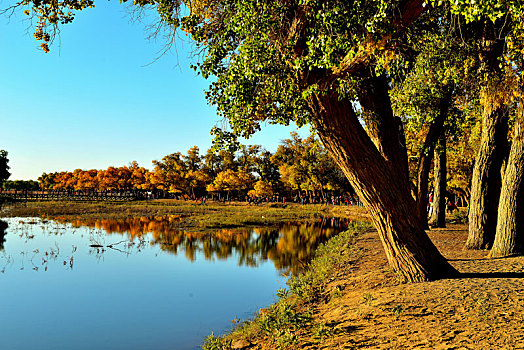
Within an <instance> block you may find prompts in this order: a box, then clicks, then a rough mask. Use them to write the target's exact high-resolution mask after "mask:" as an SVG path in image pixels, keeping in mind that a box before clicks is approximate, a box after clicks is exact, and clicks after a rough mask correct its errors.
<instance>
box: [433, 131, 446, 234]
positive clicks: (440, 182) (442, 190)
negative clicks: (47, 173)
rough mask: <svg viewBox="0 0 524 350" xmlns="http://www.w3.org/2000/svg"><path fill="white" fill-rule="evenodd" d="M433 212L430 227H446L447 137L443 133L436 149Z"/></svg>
mask: <svg viewBox="0 0 524 350" xmlns="http://www.w3.org/2000/svg"><path fill="white" fill-rule="evenodd" d="M434 159H435V165H434V171H433V173H434V179H435V180H434V183H435V186H434V189H433V210H432V212H431V218H430V220H429V225H430V226H431V227H446V176H447V166H446V135H445V134H444V133H442V135H440V138H439V140H438V144H437V147H435V156H434Z"/></svg>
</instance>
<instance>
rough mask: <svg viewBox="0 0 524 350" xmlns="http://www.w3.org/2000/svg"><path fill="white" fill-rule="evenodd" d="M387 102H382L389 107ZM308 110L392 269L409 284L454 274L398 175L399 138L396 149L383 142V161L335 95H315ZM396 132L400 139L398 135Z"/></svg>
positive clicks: (345, 103)
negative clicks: (369, 218)
mask: <svg viewBox="0 0 524 350" xmlns="http://www.w3.org/2000/svg"><path fill="white" fill-rule="evenodd" d="M387 97H388V96H387V95H386V100H384V99H382V101H381V103H388V102H389V98H387ZM379 102H380V100H377V101H375V103H379ZM309 105H310V108H311V110H312V112H313V113H314V115H315V119H314V123H315V126H316V129H317V130H318V133H319V136H320V139H321V140H322V142H323V143H324V145H325V147H326V148H327V149H328V150H329V152H330V153H331V155H332V156H333V158H334V159H335V161H336V162H337V164H338V165H339V166H340V167H341V169H342V170H343V172H344V174H345V175H346V177H347V178H348V180H349V181H350V183H351V185H352V187H353V189H354V190H355V192H356V193H357V195H358V196H359V198H360V199H361V200H362V201H363V203H364V204H365V206H366V208H367V209H368V210H369V211H370V213H371V216H372V219H373V223H374V224H375V227H376V228H377V231H378V233H379V236H380V239H381V241H382V244H383V246H384V249H385V252H386V256H387V259H388V261H389V264H390V265H391V266H392V268H393V269H394V270H395V271H396V272H397V273H398V274H399V276H402V277H403V278H404V279H405V280H407V281H411V282H415V281H427V280H432V279H437V278H442V277H450V276H452V275H454V274H456V273H457V272H456V270H455V269H454V268H453V267H452V266H451V265H449V263H448V262H447V261H446V259H445V258H444V257H443V256H442V255H441V254H440V253H439V251H438V250H437V248H436V247H435V246H434V245H433V243H432V242H431V240H430V239H429V237H428V236H427V234H426V232H425V231H424V228H423V227H422V220H421V219H420V218H419V217H418V216H417V215H416V214H415V215H414V213H413V208H414V207H415V201H414V199H413V197H412V196H411V194H410V183H409V178H408V176H407V174H405V173H404V172H402V171H395V170H398V169H402V168H403V167H404V165H402V164H395V162H393V163H392V162H391V161H390V159H395V160H398V159H402V158H404V157H403V156H402V154H400V153H399V152H405V149H404V148H403V145H399V143H398V136H397V140H396V141H393V143H392V144H389V143H388V142H387V140H384V139H382V141H381V143H382V145H383V147H382V149H383V150H386V149H387V152H388V154H389V157H384V154H383V153H381V152H380V151H379V148H377V147H375V144H376V143H373V141H372V140H371V138H370V137H369V136H368V134H367V133H366V131H365V130H364V128H363V127H362V125H361V124H360V122H359V120H358V118H357V116H356V114H355V112H354V110H353V106H352V104H351V102H350V101H347V100H345V99H339V96H338V95H337V94H336V93H332V94H320V95H312V96H311V97H310V100H309ZM396 132H397V135H399V130H396ZM391 140H395V138H394V137H393V138H391ZM395 142H397V143H396V144H395Z"/></svg>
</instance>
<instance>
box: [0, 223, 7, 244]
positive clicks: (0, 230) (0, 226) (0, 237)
mask: <svg viewBox="0 0 524 350" xmlns="http://www.w3.org/2000/svg"><path fill="white" fill-rule="evenodd" d="M7 227H8V225H7V222H5V221H3V220H0V250H4V243H5V234H6V232H5V230H6V229H7Z"/></svg>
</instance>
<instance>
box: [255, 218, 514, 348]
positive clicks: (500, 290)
mask: <svg viewBox="0 0 524 350" xmlns="http://www.w3.org/2000/svg"><path fill="white" fill-rule="evenodd" d="M430 237H431V238H432V240H433V241H434V243H435V244H436V245H437V247H438V248H439V249H440V251H441V252H442V253H443V255H444V256H445V257H447V258H448V259H450V261H451V263H452V264H453V265H454V266H455V267H456V268H457V269H458V270H459V271H460V272H461V273H464V274H465V275H464V276H462V277H461V278H457V279H449V280H440V281H436V282H428V283H416V284H401V283H399V282H398V281H397V280H396V277H395V275H394V274H393V273H392V272H391V271H390V270H389V267H388V266H387V263H386V258H385V255H384V252H383V250H382V247H381V244H380V241H379V239H378V236H377V234H376V232H370V233H366V234H364V235H362V236H360V237H359V238H358V239H357V241H356V243H355V245H353V246H352V247H351V248H350V250H351V251H350V254H351V255H353V256H354V259H352V260H353V261H352V262H351V263H349V264H347V265H346V266H344V267H343V268H342V269H341V270H340V271H339V272H338V277H340V278H336V279H335V280H334V281H333V282H332V283H331V284H330V285H329V287H328V288H327V292H326V293H331V294H332V291H333V290H334V289H335V288H338V289H340V290H342V292H340V293H339V294H340V296H338V297H337V298H326V300H327V299H329V301H327V302H326V303H325V304H322V305H316V306H315V308H314V318H315V320H316V321H317V322H326V323H327V324H328V325H329V326H331V327H333V328H334V329H335V334H334V335H333V336H332V337H330V338H328V339H324V341H322V342H320V343H319V342H317V341H307V340H305V339H307V336H306V337H303V338H302V341H301V342H300V343H298V344H294V345H293V346H292V347H293V348H296V349H353V348H359V349H524V278H523V277H524V257H514V258H505V259H485V257H486V255H487V252H485V251H464V250H462V247H463V244H464V242H465V240H466V237H467V227H466V226H465V225H448V228H446V229H437V230H433V231H431V232H430ZM262 348H265V346H262Z"/></svg>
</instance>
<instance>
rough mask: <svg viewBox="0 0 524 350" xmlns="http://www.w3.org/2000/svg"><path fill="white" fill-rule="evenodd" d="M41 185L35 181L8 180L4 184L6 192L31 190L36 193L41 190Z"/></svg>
mask: <svg viewBox="0 0 524 350" xmlns="http://www.w3.org/2000/svg"><path fill="white" fill-rule="evenodd" d="M40 188H41V187H40V183H39V182H38V181H34V180H14V181H11V180H7V181H4V182H3V183H2V189H4V190H30V191H35V190H38V189H40Z"/></svg>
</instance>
